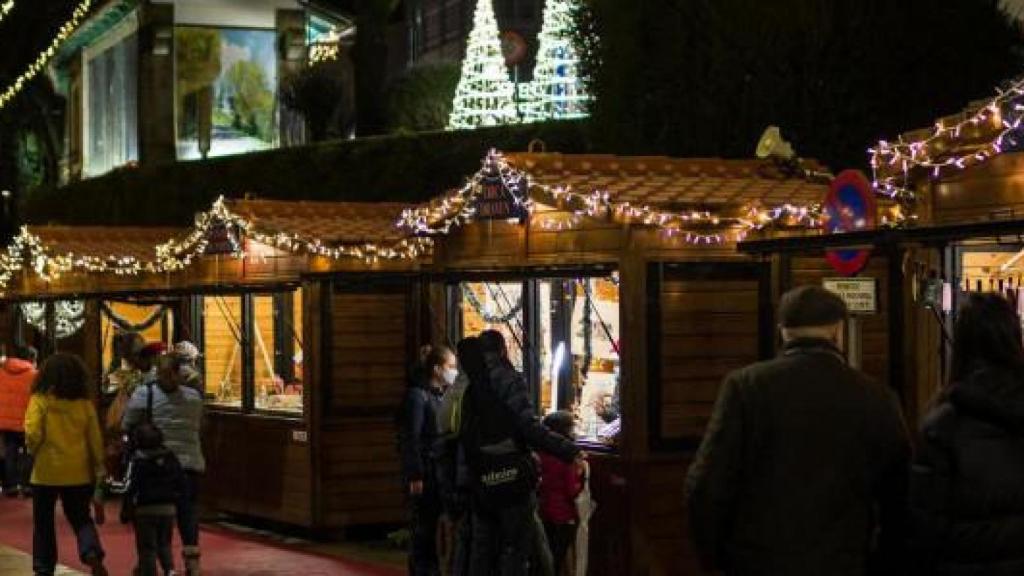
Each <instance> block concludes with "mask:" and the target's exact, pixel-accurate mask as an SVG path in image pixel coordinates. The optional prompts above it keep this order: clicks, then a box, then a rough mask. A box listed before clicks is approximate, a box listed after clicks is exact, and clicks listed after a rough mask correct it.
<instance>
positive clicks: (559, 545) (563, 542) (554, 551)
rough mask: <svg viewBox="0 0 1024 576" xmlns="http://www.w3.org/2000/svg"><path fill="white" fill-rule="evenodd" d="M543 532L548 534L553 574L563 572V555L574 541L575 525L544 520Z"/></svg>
mask: <svg viewBox="0 0 1024 576" xmlns="http://www.w3.org/2000/svg"><path fill="white" fill-rule="evenodd" d="M544 532H545V533H546V534H547V536H548V545H549V546H550V547H551V557H552V559H553V560H554V569H555V574H563V573H564V572H565V571H564V570H562V568H563V567H564V566H565V556H566V554H568V553H569V548H571V547H572V545H573V543H574V542H575V541H576V525H575V524H552V523H551V522H545V523H544Z"/></svg>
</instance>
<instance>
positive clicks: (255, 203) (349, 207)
mask: <svg viewBox="0 0 1024 576" xmlns="http://www.w3.org/2000/svg"><path fill="white" fill-rule="evenodd" d="M225 204H226V205H227V207H228V209H229V210H231V212H233V213H235V214H237V215H238V216H241V217H242V218H245V219H246V220H248V221H249V222H251V223H252V224H253V225H254V226H256V227H258V228H260V229H264V230H273V231H275V232H283V233H287V234H292V235H298V236H301V237H307V238H319V239H320V240H322V241H324V242H327V243H331V244H358V243H365V242H397V241H399V240H401V239H402V238H403V237H405V236H407V234H406V233H404V232H403V231H402V230H400V229H399V228H398V227H397V226H396V225H395V223H396V222H398V218H399V216H400V215H401V214H402V211H403V210H405V209H406V208H408V207H409V206H408V205H407V204H399V203H395V202H379V203H378V202H306V201H300V202H289V201H284V200H253V199H245V200H226V201H225Z"/></svg>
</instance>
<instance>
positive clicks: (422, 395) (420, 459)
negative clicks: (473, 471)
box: [398, 386, 441, 482]
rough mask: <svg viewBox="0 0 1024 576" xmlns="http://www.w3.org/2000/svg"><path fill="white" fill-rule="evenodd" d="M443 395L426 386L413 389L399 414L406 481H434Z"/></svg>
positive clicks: (403, 471) (399, 437)
mask: <svg viewBox="0 0 1024 576" xmlns="http://www.w3.org/2000/svg"><path fill="white" fill-rule="evenodd" d="M440 409H441V396H440V395H439V394H438V393H437V392H435V391H434V390H432V389H428V388H425V387H423V386H409V387H408V388H407V389H406V391H405V396H403V397H402V405H401V407H400V408H399V412H398V447H399V452H400V454H401V460H402V477H403V478H404V479H405V481H406V482H415V481H421V480H422V481H432V480H434V478H433V473H432V469H433V461H434V456H435V446H436V443H437V441H438V434H437V415H438V413H439V412H440Z"/></svg>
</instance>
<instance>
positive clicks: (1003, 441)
mask: <svg viewBox="0 0 1024 576" xmlns="http://www.w3.org/2000/svg"><path fill="white" fill-rule="evenodd" d="M953 338H954V339H953V356H952V370H951V376H950V383H949V385H948V386H947V387H946V389H945V390H943V391H942V393H941V394H940V396H939V398H938V399H937V403H936V405H935V406H934V408H932V410H931V411H930V412H929V414H928V415H927V417H926V418H925V419H924V421H923V423H922V426H921V437H920V441H919V450H918V454H917V456H916V457H915V460H914V466H913V469H912V473H911V509H912V511H913V513H914V538H913V546H912V551H913V553H914V556H915V558H914V559H913V565H916V566H918V567H919V568H920V573H921V574H935V575H943V574H958V575H972V574H977V575H982V574H984V575H986V576H1003V575H1006V576H1009V575H1011V574H1014V575H1019V574H1024V345H1022V337H1021V323H1020V318H1019V317H1018V316H1017V314H1016V311H1015V309H1014V307H1013V306H1012V305H1011V304H1010V302H1009V301H1007V300H1006V299H1005V298H1004V297H1003V296H1001V295H998V294H972V295H971V296H970V297H969V298H968V300H967V302H966V304H965V305H964V306H963V307H962V308H961V309H960V310H959V312H958V315H957V319H956V323H955V325H954V330H953Z"/></svg>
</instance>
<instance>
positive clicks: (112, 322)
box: [100, 300, 174, 374]
mask: <svg viewBox="0 0 1024 576" xmlns="http://www.w3.org/2000/svg"><path fill="white" fill-rule="evenodd" d="M173 326H174V311H173V309H172V308H171V307H169V306H166V305H164V304H161V303H153V304H149V303H141V302H117V301H113V300H106V301H103V302H101V303H100V331H101V334H102V338H103V370H104V374H109V373H111V372H114V371H116V370H118V369H120V368H121V367H122V366H121V364H122V361H123V360H124V359H123V358H121V357H119V356H118V351H117V350H116V346H115V344H116V340H117V338H118V335H119V334H123V333H125V332H138V333H139V334H140V335H142V338H143V339H144V340H145V341H146V342H163V343H164V344H165V345H167V346H170V345H171V338H172V328H173Z"/></svg>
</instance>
